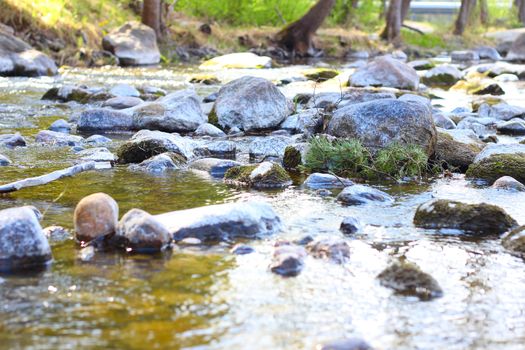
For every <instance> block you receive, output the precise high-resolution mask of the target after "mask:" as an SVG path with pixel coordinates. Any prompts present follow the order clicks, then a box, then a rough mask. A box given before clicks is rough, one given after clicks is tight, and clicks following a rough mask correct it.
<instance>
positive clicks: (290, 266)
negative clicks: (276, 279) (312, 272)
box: [270, 244, 306, 277]
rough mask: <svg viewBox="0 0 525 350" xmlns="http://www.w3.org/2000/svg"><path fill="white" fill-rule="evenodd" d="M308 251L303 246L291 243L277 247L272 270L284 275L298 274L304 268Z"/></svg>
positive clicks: (292, 275)
mask: <svg viewBox="0 0 525 350" xmlns="http://www.w3.org/2000/svg"><path fill="white" fill-rule="evenodd" d="M305 257H306V251H305V249H304V248H303V247H301V246H295V245H291V244H287V245H281V246H278V247H276V248H275V251H274V252H273V257H272V263H271V264H270V271H272V272H273V273H275V274H277V275H281V276H284V277H295V276H298V275H299V274H300V273H301V271H302V270H303V268H304V258H305Z"/></svg>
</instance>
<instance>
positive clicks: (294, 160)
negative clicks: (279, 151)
mask: <svg viewBox="0 0 525 350" xmlns="http://www.w3.org/2000/svg"><path fill="white" fill-rule="evenodd" d="M302 164H303V156H302V154H301V151H300V150H299V149H298V148H297V147H295V146H287V147H286V148H285V149H284V157H283V166H284V168H285V169H290V170H293V169H297V168H298V167H299V166H301V165H302Z"/></svg>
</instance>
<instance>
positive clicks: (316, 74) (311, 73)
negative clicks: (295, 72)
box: [302, 68, 339, 83]
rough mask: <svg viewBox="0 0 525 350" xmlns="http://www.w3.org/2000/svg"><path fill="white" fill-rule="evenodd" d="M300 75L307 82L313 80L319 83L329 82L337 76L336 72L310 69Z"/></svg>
mask: <svg viewBox="0 0 525 350" xmlns="http://www.w3.org/2000/svg"><path fill="white" fill-rule="evenodd" d="M302 73H303V75H304V76H305V77H306V78H307V79H308V80H313V81H316V82H319V83H321V82H324V81H327V80H330V79H332V78H335V77H336V76H338V75H339V72H338V71H337V70H335V69H330V68H312V69H308V70H306V71H304V72H302Z"/></svg>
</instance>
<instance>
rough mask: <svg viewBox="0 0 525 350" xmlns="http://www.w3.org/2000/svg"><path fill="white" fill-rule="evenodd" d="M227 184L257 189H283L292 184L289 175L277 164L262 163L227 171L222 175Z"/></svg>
mask: <svg viewBox="0 0 525 350" xmlns="http://www.w3.org/2000/svg"><path fill="white" fill-rule="evenodd" d="M224 181H225V183H227V184H230V185H235V186H247V187H253V188H258V189H263V188H284V187H287V186H290V185H291V184H292V179H291V178H290V175H288V173H287V172H286V170H284V169H283V168H282V167H281V166H280V165H279V164H276V163H271V162H262V163H260V164H256V165H242V166H239V167H234V168H231V169H229V170H228V171H227V172H226V174H225V175H224Z"/></svg>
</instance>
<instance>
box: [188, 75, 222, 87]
mask: <svg viewBox="0 0 525 350" xmlns="http://www.w3.org/2000/svg"><path fill="white" fill-rule="evenodd" d="M190 83H192V84H204V85H219V84H220V83H221V81H220V80H219V79H218V78H217V77H216V76H214V75H210V74H206V75H196V76H194V77H192V78H191V79H190Z"/></svg>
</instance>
